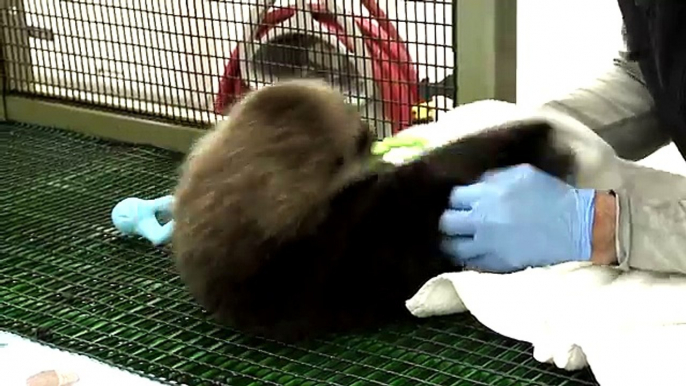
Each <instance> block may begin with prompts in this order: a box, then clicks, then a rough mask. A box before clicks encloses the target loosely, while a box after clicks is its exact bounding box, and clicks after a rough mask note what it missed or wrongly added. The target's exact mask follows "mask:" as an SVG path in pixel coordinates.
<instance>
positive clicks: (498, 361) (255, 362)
mask: <svg viewBox="0 0 686 386" xmlns="http://www.w3.org/2000/svg"><path fill="white" fill-rule="evenodd" d="M0 129H1V131H0V132H1V134H2V141H1V143H0V148H1V151H0V154H1V155H0V157H1V158H0V165H2V166H0V167H1V168H2V169H0V173H1V176H0V177H1V179H2V186H3V188H2V200H1V201H0V208H1V214H2V227H1V229H2V230H0V232H2V238H1V240H2V244H1V245H0V310H1V311H0V329H2V330H5V331H10V332H14V333H17V334H20V335H22V336H24V337H27V338H30V339H33V340H36V341H39V342H41V343H44V344H47V345H50V346H54V347H58V348H61V349H65V350H69V351H73V352H78V353H82V354H85V355H87V356H90V357H93V358H96V359H98V360H101V361H103V362H105V363H108V364H111V365H114V366H116V367H119V368H122V369H126V370H128V371H132V372H135V373H138V374H141V375H143V376H146V377H149V378H152V379H155V380H158V381H160V382H163V383H168V384H188V385H232V386H233V385H236V386H238V385H288V386H296V385H298V386H310V385H396V386H403V385H408V386H409V385H442V386H446V385H465V386H467V385H498V386H505V385H527V386H528V385H555V386H572V385H596V384H597V383H596V382H595V381H594V380H593V376H592V375H591V374H590V372H589V371H587V370H584V371H580V372H575V373H567V372H563V371H560V370H557V369H555V368H554V367H553V366H549V365H542V364H539V363H537V362H536V361H534V359H533V358H532V356H531V348H530V345H528V344H525V343H521V342H516V341H513V340H510V339H506V338H504V337H501V336H499V335H497V334H495V333H493V332H490V331H489V330H487V329H485V328H484V327H482V326H480V324H479V323H478V322H476V321H475V320H474V319H473V318H472V317H470V316H468V315H457V316H453V317H441V318H431V319H429V320H418V321H417V322H416V323H412V324H411V325H399V326H392V327H390V328H387V329H384V330H382V331H378V332H376V331H375V332H371V333H368V334H366V335H355V336H339V337H335V338H331V339H329V340H320V341H316V342H311V343H307V344H302V345H286V344H281V343H278V342H273V341H267V340H262V339H257V338H249V337H245V336H242V335H241V334H238V333H236V332H235V331H232V330H229V329H226V328H222V327H220V326H218V325H217V324H215V323H213V322H212V321H210V320H209V319H208V318H207V317H206V315H205V314H204V313H203V312H202V311H201V310H200V309H199V308H198V307H197V306H196V305H195V304H194V303H193V302H192V301H191V299H190V298H189V296H188V295H187V294H186V292H185V291H184V289H183V286H182V284H181V282H180V281H179V279H178V277H177V275H176V274H175V272H174V268H173V265H172V264H171V262H170V258H169V254H168V251H166V250H164V249H159V248H153V247H151V246H150V245H148V244H146V243H145V242H142V241H140V240H137V239H133V238H124V237H122V236H120V235H119V234H117V233H116V232H115V230H114V229H113V227H112V226H111V223H110V219H109V214H110V210H111V208H112V207H113V206H114V205H115V204H116V203H117V201H118V200H120V199H122V198H124V197H128V196H136V197H144V198H152V197H156V196H159V195H163V194H167V193H168V192H169V191H170V189H171V188H172V187H173V185H174V176H175V172H176V167H177V166H178V163H179V162H180V160H181V156H180V155H179V154H174V153H169V152H166V151H163V150H160V149H155V148H150V147H140V146H131V145H124V144H117V143H111V142H106V141H103V140H99V139H93V138H88V137H84V136H81V135H79V134H75V133H71V132H66V131H61V130H55V129H49V128H43V127H35V126H27V125H19V124H0Z"/></svg>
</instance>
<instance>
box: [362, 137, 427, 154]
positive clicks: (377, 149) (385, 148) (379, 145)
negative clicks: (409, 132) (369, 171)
mask: <svg viewBox="0 0 686 386" xmlns="http://www.w3.org/2000/svg"><path fill="white" fill-rule="evenodd" d="M427 143H428V142H427V141H426V140H425V139H423V138H419V137H411V136H400V137H388V138H384V139H382V140H381V141H377V142H375V143H374V145H373V146H372V154H373V155H376V156H383V155H384V154H386V153H388V152H389V151H391V150H392V149H394V148H399V147H409V148H414V149H417V150H419V151H421V150H424V149H425V148H426V145H427Z"/></svg>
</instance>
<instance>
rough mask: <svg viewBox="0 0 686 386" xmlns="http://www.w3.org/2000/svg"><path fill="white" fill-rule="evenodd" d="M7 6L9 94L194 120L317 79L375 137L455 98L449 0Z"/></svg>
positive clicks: (75, 1) (31, 0) (85, 0)
mask: <svg viewBox="0 0 686 386" xmlns="http://www.w3.org/2000/svg"><path fill="white" fill-rule="evenodd" d="M4 3H6V4H8V5H7V6H6V7H7V9H6V12H3V14H4V15H5V20H4V22H3V26H4V27H5V28H4V34H5V40H6V43H7V47H6V50H7V52H6V55H5V56H6V58H7V64H8V71H7V78H8V81H9V82H8V86H9V91H10V92H20V93H30V94H34V95H41V96H45V97H52V98H59V99H61V100H68V101H73V102H87V103H89V104H91V105H97V106H101V107H108V108H116V109H121V110H124V111H127V112H135V113H139V114H145V115H149V116H154V117H159V118H164V119H172V120H174V121H176V122H181V121H183V122H186V123H188V124H192V125H201V124H205V123H208V122H212V121H214V120H216V118H217V114H222V113H223V112H225V108H226V107H227V106H229V105H230V104H231V102H232V101H233V100H234V99H235V98H236V97H237V96H240V95H241V93H242V92H244V91H245V90H247V89H254V88H258V87H262V86H263V85H265V84H268V83H271V82H273V81H274V80H276V79H283V78H288V77H321V78H324V79H326V80H327V81H329V82H330V83H331V84H333V85H335V86H336V87H338V88H339V89H341V90H342V91H343V92H344V93H346V95H347V96H348V97H349V100H350V102H351V103H354V104H356V105H358V106H359V108H360V110H361V111H362V113H363V115H364V116H365V117H366V118H367V119H369V120H370V122H371V123H372V124H373V127H376V129H377V132H378V133H379V134H380V135H389V134H391V133H392V132H394V131H397V130H400V129H402V128H404V127H407V126H408V125H409V124H411V123H412V122H414V121H415V120H425V119H427V118H429V117H430V116H431V115H434V116H435V115H437V113H438V111H444V110H446V109H448V108H450V107H452V106H453V104H454V96H455V91H454V83H455V82H454V80H453V77H452V76H451V75H452V73H453V67H454V62H455V60H454V59H455V52H454V51H453V49H452V41H453V35H454V34H453V28H452V27H451V25H452V24H453V13H454V12H453V5H452V3H451V1H450V0H429V1H407V0H359V1H355V0H335V1H334V0H320V1H317V0H242V1H241V0H183V1H182V0H63V1H54V0H5V2H4ZM436 110H437V111H436ZM432 113H433V114H432Z"/></svg>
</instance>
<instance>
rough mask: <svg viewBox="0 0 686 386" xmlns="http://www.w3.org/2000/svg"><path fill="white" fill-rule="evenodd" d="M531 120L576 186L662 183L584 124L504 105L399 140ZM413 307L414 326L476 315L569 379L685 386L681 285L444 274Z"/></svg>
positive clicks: (476, 106) (561, 273)
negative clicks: (551, 141) (569, 156)
mask: <svg viewBox="0 0 686 386" xmlns="http://www.w3.org/2000/svg"><path fill="white" fill-rule="evenodd" d="M534 117H537V118H539V119H540V118H543V119H546V120H549V121H550V122H551V123H553V125H554V126H555V127H556V129H558V130H559V133H560V136H559V139H560V141H561V142H562V143H565V144H568V145H570V146H571V147H572V149H573V150H574V151H575V154H576V156H577V158H576V161H577V163H578V164H579V166H580V169H581V170H580V174H579V176H578V177H579V180H578V183H579V186H581V187H592V188H598V189H610V188H617V187H619V186H620V185H621V186H626V185H627V184H628V185H632V183H631V182H629V181H627V183H624V182H625V180H626V178H625V177H626V176H629V175H632V176H638V177H636V178H646V179H647V180H650V181H653V182H654V181H656V180H659V177H655V176H654V174H653V173H648V174H641V173H642V172H645V170H646V168H645V167H641V166H639V165H636V164H634V163H630V162H626V161H622V160H620V159H618V158H617V157H616V155H615V153H614V151H613V150H612V149H611V148H610V147H609V146H608V145H607V144H606V143H605V142H604V141H602V140H601V139H600V138H599V137H598V136H597V135H595V133H593V132H592V131H591V130H589V129H588V128H587V127H585V126H584V125H582V124H580V123H579V122H577V121H575V120H572V119H571V118H568V117H564V116H560V115H557V114H554V113H551V112H549V111H546V110H537V109H527V108H523V107H518V106H516V105H513V104H510V103H506V102H500V101H480V102H475V103H471V104H467V105H463V106H460V107H458V108H456V109H454V110H453V111H451V112H449V113H447V114H444V115H443V116H442V117H441V119H440V120H439V121H438V122H435V123H431V124H426V125H420V126H416V127H412V128H409V129H407V130H406V131H403V132H401V133H400V134H398V135H412V136H419V137H423V138H426V139H427V140H428V141H429V143H430V145H431V146H437V145H440V144H443V143H445V142H447V141H449V140H451V139H454V138H457V137H460V136H462V135H464V134H466V133H473V132H476V131H478V130H483V129H485V128H489V127H493V126H499V125H502V124H507V123H508V122H509V123H511V122H514V121H520V120H527V119H533V118H534ZM401 152H403V150H402V149H399V150H397V151H395V153H394V151H391V153H389V154H388V155H387V157H386V158H387V160H389V161H392V162H402V157H399V155H402V156H404V155H406V154H400V153H401ZM641 176H644V177H641ZM632 178H633V177H632ZM634 181H635V180H634ZM634 183H635V182H634ZM638 185H640V184H638ZM640 188H641V189H643V192H641V193H646V194H651V193H652V194H668V193H671V194H675V193H674V192H670V191H669V189H673V188H672V187H669V186H664V185H660V184H655V183H652V184H642V185H640ZM649 191H650V192H649ZM682 194H683V193H682ZM685 253H686V251H685ZM406 306H407V309H408V310H409V311H410V312H411V313H412V314H413V315H415V316H417V317H430V316H439V315H447V314H454V313H459V312H465V311H469V312H470V313H472V314H473V315H474V316H475V317H476V318H477V319H478V320H479V321H480V322H481V323H483V324H484V325H485V326H486V327H488V328H490V329H492V330H493V331H495V332H497V333H500V334H502V335H504V336H507V337H510V338H513V339H517V340H520V341H526V342H529V343H531V344H533V346H534V354H533V355H534V358H535V359H536V360H538V361H540V362H546V363H553V364H554V365H556V366H558V367H559V368H563V369H567V370H576V369H580V368H583V367H585V366H590V368H591V370H592V371H593V373H594V374H595V376H596V379H597V380H598V382H599V383H600V384H601V385H602V386H628V385H642V386H643V385H660V386H671V385H675V386H676V385H686V277H684V276H680V275H661V274H655V273H647V272H638V271H631V272H621V271H619V270H618V269H615V268H612V267H598V266H592V265H590V264H589V263H565V264H560V265H556V266H552V267H545V268H531V269H527V270H524V271H521V272H516V273H512V274H489V273H477V272H456V273H446V274H443V275H440V276H438V277H435V278H433V279H431V280H429V281H428V282H427V283H426V284H425V285H424V286H423V287H422V288H421V289H420V290H419V291H418V292H417V293H416V294H415V295H414V296H413V297H412V298H411V299H409V300H408V301H407V303H406Z"/></svg>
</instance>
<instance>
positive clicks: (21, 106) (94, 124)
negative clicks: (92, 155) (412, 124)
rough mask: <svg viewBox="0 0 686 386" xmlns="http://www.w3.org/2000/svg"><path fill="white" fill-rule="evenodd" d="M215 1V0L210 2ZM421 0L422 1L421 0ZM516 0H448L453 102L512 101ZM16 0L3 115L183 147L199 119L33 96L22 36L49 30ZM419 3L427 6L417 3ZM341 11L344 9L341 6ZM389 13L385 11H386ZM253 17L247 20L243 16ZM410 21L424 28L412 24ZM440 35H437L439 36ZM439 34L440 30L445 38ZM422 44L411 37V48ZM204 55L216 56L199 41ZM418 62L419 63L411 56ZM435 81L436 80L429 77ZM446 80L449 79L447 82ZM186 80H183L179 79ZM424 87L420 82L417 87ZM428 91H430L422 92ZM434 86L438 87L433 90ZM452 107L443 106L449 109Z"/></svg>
mask: <svg viewBox="0 0 686 386" xmlns="http://www.w3.org/2000/svg"><path fill="white" fill-rule="evenodd" d="M213 3H220V2H213ZM424 3H425V2H407V3H406V4H408V5H406V7H415V8H417V7H421V6H422V4H424ZM426 3H429V1H427V2H426ZM516 3H517V1H516V0H507V1H502V0H500V1H499V0H453V1H452V19H450V18H449V19H448V20H447V21H446V22H445V23H452V24H456V25H453V26H452V31H453V33H452V37H450V36H448V39H450V40H452V42H453V43H454V44H452V48H453V50H454V59H452V58H451V60H454V65H453V66H452V69H451V71H448V72H449V73H451V74H452V75H453V76H452V77H446V78H445V79H443V82H442V84H438V85H436V84H434V85H432V86H433V87H434V88H435V89H436V88H440V87H443V88H444V90H443V91H442V92H443V93H447V94H448V95H450V94H451V93H455V94H454V98H453V103H452V105H456V104H464V103H468V102H471V101H475V100H479V99H484V98H497V99H503V100H509V101H514V99H515V95H516V92H515V91H516V9H517V4H516ZM24 4H25V3H24V1H22V0H0V7H1V8H2V17H3V25H2V30H3V31H2V35H1V36H2V52H3V59H4V60H3V62H4V73H3V85H4V86H5V87H4V88H3V96H4V104H3V105H4V106H5V107H6V109H5V110H6V111H5V114H4V119H6V120H10V121H17V122H25V123H31V124H37V125H48V126H53V127H59V128H65V129H69V130H74V131H78V132H82V133H86V134H92V135H96V136H100V137H103V138H108V139H115V140H120V141H125V142H132V143H142V144H151V145H154V146H158V147H161V148H166V149H172V150H177V151H186V150H187V149H188V148H189V146H190V145H191V144H192V142H193V141H194V140H195V138H197V136H198V135H200V134H201V133H202V132H203V127H202V126H203V125H207V124H209V123H210V122H204V123H198V122H189V121H184V120H179V119H174V117H171V119H164V117H161V116H150V115H146V114H143V113H141V112H139V111H126V110H125V109H121V108H120V109H117V108H112V107H111V106H93V105H89V104H87V103H83V101H78V100H73V99H71V100H64V99H59V98H51V97H50V96H46V95H40V94H37V93H36V92H35V90H34V89H33V85H34V84H35V82H36V80H35V79H34V73H33V70H32V67H33V65H34V64H32V63H31V60H32V58H31V52H30V49H29V48H28V41H29V38H30V37H32V36H34V37H35V36H38V37H42V38H45V39H50V38H51V32H50V30H49V29H41V28H40V27H37V26H30V25H28V23H27V21H26V19H27V11H26V9H25V6H24ZM424 6H426V5H424ZM344 12H349V11H347V10H345V9H344ZM389 19H390V17H389ZM249 22H253V21H249ZM413 28H417V29H419V28H425V29H426V28H428V27H427V26H426V25H421V24H420V25H417V26H414V27H413ZM439 38H440V37H439ZM444 40H445V37H444ZM420 45H421V44H417V47H418V48H416V49H417V50H419V49H421V48H419V46H420ZM203 52H206V53H207V54H208V55H218V54H217V53H212V50H209V49H205V48H203ZM418 64H419V65H422V64H423V63H418ZM435 80H436V81H437V82H436V83H440V81H441V79H435ZM446 81H448V82H453V84H446ZM186 87H187V86H186ZM424 91H426V88H423V89H422V88H421V85H420V92H424ZM427 92H430V90H429V91H427ZM438 92H439V93H440V91H438ZM450 107H452V106H446V108H450Z"/></svg>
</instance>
